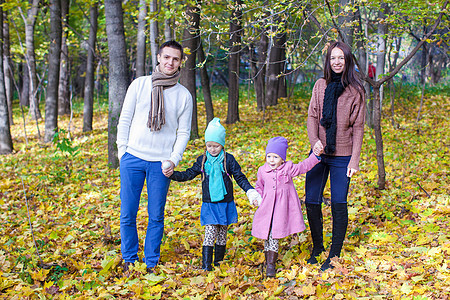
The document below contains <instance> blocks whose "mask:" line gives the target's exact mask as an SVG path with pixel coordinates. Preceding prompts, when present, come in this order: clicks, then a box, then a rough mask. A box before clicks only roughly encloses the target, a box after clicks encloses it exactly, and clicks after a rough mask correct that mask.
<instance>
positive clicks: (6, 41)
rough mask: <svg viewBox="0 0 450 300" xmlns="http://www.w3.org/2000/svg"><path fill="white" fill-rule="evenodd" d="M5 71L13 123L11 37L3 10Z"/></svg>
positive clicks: (10, 117)
mask: <svg viewBox="0 0 450 300" xmlns="http://www.w3.org/2000/svg"><path fill="white" fill-rule="evenodd" d="M3 20H4V22H3V72H4V74H5V93H6V100H7V103H8V113H9V124H10V125H13V124H14V121H13V117H12V112H13V111H12V109H13V107H12V104H13V95H14V78H13V69H12V66H13V64H12V60H11V44H10V39H9V22H8V12H7V11H5V12H3Z"/></svg>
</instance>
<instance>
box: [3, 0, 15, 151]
mask: <svg viewBox="0 0 450 300" xmlns="http://www.w3.org/2000/svg"><path fill="white" fill-rule="evenodd" d="M3 24H4V23H3V0H0V26H2V27H1V28H0V40H1V41H3ZM0 57H3V47H0ZM12 151H13V143H12V138H11V130H10V124H9V113H8V103H7V99H6V92H5V76H4V71H3V59H0V154H8V153H11V152H12Z"/></svg>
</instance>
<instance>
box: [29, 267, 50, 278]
mask: <svg viewBox="0 0 450 300" xmlns="http://www.w3.org/2000/svg"><path fill="white" fill-rule="evenodd" d="M49 272H50V270H46V269H39V271H37V272H31V278H33V279H34V280H37V281H44V280H45V278H47V274H48V273H49Z"/></svg>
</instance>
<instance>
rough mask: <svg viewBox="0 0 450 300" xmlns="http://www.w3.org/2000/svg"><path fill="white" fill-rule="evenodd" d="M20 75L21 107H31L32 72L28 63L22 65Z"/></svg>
mask: <svg viewBox="0 0 450 300" xmlns="http://www.w3.org/2000/svg"><path fill="white" fill-rule="evenodd" d="M20 67H21V68H20V70H21V72H19V74H21V75H22V76H20V77H19V78H20V82H19V86H20V105H23V106H29V105H30V85H31V84H30V72H29V71H28V63H27V62H24V63H22V64H21V65H20Z"/></svg>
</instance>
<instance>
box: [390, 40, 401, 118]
mask: <svg viewBox="0 0 450 300" xmlns="http://www.w3.org/2000/svg"><path fill="white" fill-rule="evenodd" d="M401 44H402V37H401V36H400V37H398V38H397V41H396V44H395V51H396V52H395V54H394V61H393V63H392V66H391V68H390V69H389V72H392V70H394V69H395V67H396V66H397V60H398V57H399V54H400V46H401ZM390 82H391V88H392V97H391V124H392V126H394V125H395V120H394V111H395V109H394V102H395V82H394V77H392V79H391V80H390Z"/></svg>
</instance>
